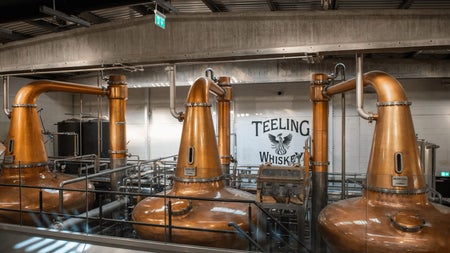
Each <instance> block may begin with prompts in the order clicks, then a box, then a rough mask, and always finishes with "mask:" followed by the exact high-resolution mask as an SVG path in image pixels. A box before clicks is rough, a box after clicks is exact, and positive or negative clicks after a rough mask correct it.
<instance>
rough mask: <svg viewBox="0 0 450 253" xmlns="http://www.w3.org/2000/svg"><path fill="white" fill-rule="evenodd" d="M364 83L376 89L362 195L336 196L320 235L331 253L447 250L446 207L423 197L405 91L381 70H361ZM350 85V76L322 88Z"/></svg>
mask: <svg viewBox="0 0 450 253" xmlns="http://www.w3.org/2000/svg"><path fill="white" fill-rule="evenodd" d="M364 83H365V84H370V85H372V86H373V87H374V88H375V89H376V91H377V94H378V103H377V106H378V118H377V121H376V125H375V131H374V137H373V142H372V149H371V154H370V159H369V164H368V169H367V182H366V184H365V189H364V192H363V196H362V197H361V198H351V199H347V200H341V201H338V202H336V203H334V204H332V205H329V206H327V207H326V208H324V209H323V210H322V212H321V214H320V216H319V228H320V230H321V234H322V236H323V238H324V239H325V240H326V242H327V244H328V245H329V247H330V248H331V250H332V251H333V252H336V253H343V252H371V253H372V252H380V253H381V252H413V251H414V252H430V253H431V252H446V251H447V250H448V248H449V246H450V244H449V241H448V238H450V230H449V229H448V228H449V227H450V208H448V207H445V206H442V205H439V204H434V203H429V202H428V200H427V196H426V185H425V180H424V177H423V174H422V169H421V165H420V163H419V156H418V150H417V143H416V136H415V131H414V126H413V122H412V118H411V112H410V109H409V105H410V103H409V102H408V100H407V98H406V94H405V92H404V90H403V88H402V86H401V85H400V83H399V82H398V81H397V80H396V79H395V78H393V77H392V76H390V75H388V74H386V73H384V72H369V73H367V74H365V75H364ZM353 85H354V80H350V81H349V82H344V83H342V84H341V85H340V86H339V87H338V89H333V87H330V88H329V89H328V90H327V93H328V94H333V92H336V91H338V90H341V91H342V90H346V89H348V88H349V87H352V86H353ZM330 90H331V92H330Z"/></svg>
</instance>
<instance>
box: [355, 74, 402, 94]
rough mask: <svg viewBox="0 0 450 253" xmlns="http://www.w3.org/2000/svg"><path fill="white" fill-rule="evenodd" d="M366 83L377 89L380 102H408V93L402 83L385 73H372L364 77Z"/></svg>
mask: <svg viewBox="0 0 450 253" xmlns="http://www.w3.org/2000/svg"><path fill="white" fill-rule="evenodd" d="M364 83H368V84H370V85H372V87H374V88H375V90H376V92H377V95H378V102H396V101H406V100H407V97H406V92H405V90H404V89H403V86H402V85H401V84H400V82H399V81H398V80H397V79H395V78H394V77H393V76H391V75H389V74H388V73H385V72H383V71H371V72H368V73H366V74H365V75H364Z"/></svg>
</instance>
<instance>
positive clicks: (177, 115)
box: [165, 64, 184, 122]
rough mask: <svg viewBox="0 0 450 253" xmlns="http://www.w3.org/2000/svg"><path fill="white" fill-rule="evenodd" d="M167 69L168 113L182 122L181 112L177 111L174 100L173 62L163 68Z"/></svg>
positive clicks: (175, 98) (175, 96)
mask: <svg viewBox="0 0 450 253" xmlns="http://www.w3.org/2000/svg"><path fill="white" fill-rule="evenodd" d="M165 70H166V71H167V74H168V75H169V84H170V113H171V114H172V116H173V117H174V118H176V119H178V121H179V122H182V121H183V119H184V114H183V112H177V108H176V100H177V90H176V84H175V79H176V78H175V71H176V70H175V64H174V65H170V66H167V67H166V68H165Z"/></svg>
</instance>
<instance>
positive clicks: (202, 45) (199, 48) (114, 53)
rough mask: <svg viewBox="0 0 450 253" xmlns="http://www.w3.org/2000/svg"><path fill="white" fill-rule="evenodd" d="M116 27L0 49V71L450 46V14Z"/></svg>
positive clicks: (327, 15)
mask: <svg viewBox="0 0 450 253" xmlns="http://www.w3.org/2000/svg"><path fill="white" fill-rule="evenodd" d="M152 18H153V17H142V18H139V19H132V20H125V21H115V22H111V23H107V24H98V25H93V26H91V27H90V28H78V29H74V30H71V31H66V32H61V33H57V34H51V35H44V36H40V37H37V38H31V39H27V40H23V41H18V42H12V43H8V44H5V45H2V46H0V66H1V67H0V72H8V71H15V70H26V69H34V70H42V69H52V68H69V67H70V68H74V67H89V66H102V65H105V64H112V63H124V64H144V63H145V64H148V63H174V62H175V63H177V62H195V61H207V60H219V59H228V60H233V59H255V58H270V57H294V56H303V55H305V54H316V53H320V54H335V55H339V54H347V53H353V52H355V51H360V52H361V51H363V52H380V51H381V52H386V51H411V50H412V49H418V48H419V49H427V48H442V47H443V48H449V45H450V30H449V29H447V28H448V27H450V15H449V14H448V11H445V10H442V11H440V10H437V11H436V10H420V11H416V10H407V11H405V10H385V11H383V12H379V11H358V12H355V11H342V10H337V11H332V12H331V11H326V12H311V11H307V12H302V11H297V12H263V13H214V14H201V15H199V14H195V15H188V14H185V15H168V17H167V19H166V25H167V27H166V29H165V30H162V29H160V28H158V27H156V26H155V25H154V24H153V19H152Z"/></svg>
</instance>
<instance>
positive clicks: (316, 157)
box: [310, 74, 329, 253]
mask: <svg viewBox="0 0 450 253" xmlns="http://www.w3.org/2000/svg"><path fill="white" fill-rule="evenodd" d="M312 79H313V80H312V84H311V88H310V89H311V102H312V111H313V126H312V128H313V138H312V144H313V145H312V159H311V160H312V163H311V165H312V166H311V167H312V185H313V188H312V198H311V204H312V207H311V246H312V249H313V250H312V251H313V252H320V253H322V252H323V253H324V252H326V245H325V242H324V241H323V239H322V238H321V235H320V233H319V228H318V223H317V221H318V216H319V213H320V211H321V210H322V209H323V208H324V207H325V206H326V205H327V202H328V195H327V191H328V164H329V162H328V101H329V98H328V97H327V96H325V95H324V94H325V91H326V90H325V87H326V84H327V82H328V77H327V75H326V74H314V75H313V78H312Z"/></svg>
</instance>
